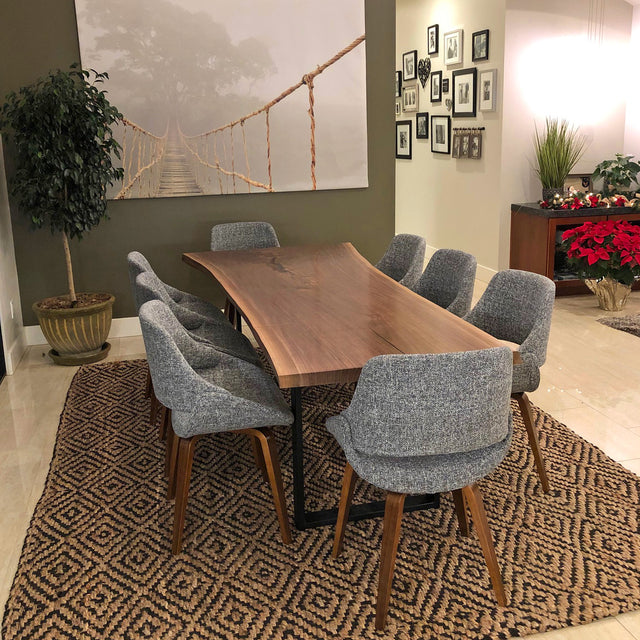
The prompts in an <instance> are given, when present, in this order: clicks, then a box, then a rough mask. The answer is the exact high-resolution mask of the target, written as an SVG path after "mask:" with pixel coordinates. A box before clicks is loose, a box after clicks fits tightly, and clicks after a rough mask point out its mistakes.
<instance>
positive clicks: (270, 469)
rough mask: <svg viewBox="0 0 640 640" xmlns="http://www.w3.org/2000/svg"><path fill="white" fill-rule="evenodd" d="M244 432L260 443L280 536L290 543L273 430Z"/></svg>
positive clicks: (289, 530)
mask: <svg viewBox="0 0 640 640" xmlns="http://www.w3.org/2000/svg"><path fill="white" fill-rule="evenodd" d="M244 433H246V434H247V435H248V436H251V437H254V438H256V439H257V440H258V442H259V443H260V448H261V449H262V456H263V457H264V464H265V468H266V470H267V476H268V478H269V484H270V485H271V493H272V494H273V502H274V505H275V507H276V513H277V514H278V522H279V524H280V537H281V538H282V542H284V544H291V542H292V540H291V529H290V528H289V514H288V513H287V503H286V501H285V498H284V485H283V484H282V473H281V472H280V457H279V456H278V446H277V444H276V438H275V436H274V434H273V431H272V430H271V429H270V428H268V427H263V428H262V429H245V430H244Z"/></svg>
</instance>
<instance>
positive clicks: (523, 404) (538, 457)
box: [512, 393, 549, 493]
mask: <svg viewBox="0 0 640 640" xmlns="http://www.w3.org/2000/svg"><path fill="white" fill-rule="evenodd" d="M512 397H514V398H515V399H516V400H517V401H518V407H520V413H521V414H522V420H523V421H524V426H525V427H526V429H527V437H528V438H529V446H530V447H531V451H533V459H534V460H535V463H536V469H537V470H538V476H540V482H541V484H542V490H543V491H544V492H545V493H548V492H549V478H548V477H547V471H546V469H545V466H544V460H543V459H542V452H541V451H540V443H539V442H538V430H537V429H536V425H535V424H534V423H533V414H532V413H531V402H530V401H529V398H528V397H527V394H526V393H514V394H513V396H512Z"/></svg>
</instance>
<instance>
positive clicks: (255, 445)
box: [249, 435, 269, 482]
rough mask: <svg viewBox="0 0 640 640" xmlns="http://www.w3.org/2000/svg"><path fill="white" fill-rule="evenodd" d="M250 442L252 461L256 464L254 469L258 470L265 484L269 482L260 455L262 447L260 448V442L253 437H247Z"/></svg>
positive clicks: (265, 466)
mask: <svg viewBox="0 0 640 640" xmlns="http://www.w3.org/2000/svg"><path fill="white" fill-rule="evenodd" d="M249 440H250V441H251V449H252V450H253V459H254V460H255V462H256V467H258V469H259V470H260V473H261V474H262V477H263V479H264V481H265V482H269V474H268V473H267V465H266V464H265V461H264V456H263V455H262V447H261V446H260V440H259V439H258V438H256V437H255V436H253V435H249Z"/></svg>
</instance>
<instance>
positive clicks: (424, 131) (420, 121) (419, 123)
mask: <svg viewBox="0 0 640 640" xmlns="http://www.w3.org/2000/svg"><path fill="white" fill-rule="evenodd" d="M416 138H417V139H419V140H427V139H428V138H429V114H428V113H426V112H424V111H423V112H422V113H416Z"/></svg>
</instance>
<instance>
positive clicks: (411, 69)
mask: <svg viewBox="0 0 640 640" xmlns="http://www.w3.org/2000/svg"><path fill="white" fill-rule="evenodd" d="M417 77H418V50H417V49H414V50H413V51H407V52H406V53H403V54H402V80H403V81H404V82H406V81H407V80H415V79H416V78H417Z"/></svg>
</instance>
